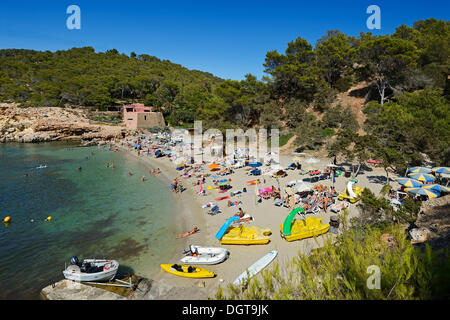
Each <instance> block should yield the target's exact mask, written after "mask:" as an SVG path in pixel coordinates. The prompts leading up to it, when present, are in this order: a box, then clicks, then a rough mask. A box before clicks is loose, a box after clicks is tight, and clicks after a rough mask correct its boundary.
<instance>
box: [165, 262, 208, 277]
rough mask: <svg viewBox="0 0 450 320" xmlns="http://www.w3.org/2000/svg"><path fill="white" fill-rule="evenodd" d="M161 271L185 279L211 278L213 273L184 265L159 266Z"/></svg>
mask: <svg viewBox="0 0 450 320" xmlns="http://www.w3.org/2000/svg"><path fill="white" fill-rule="evenodd" d="M160 266H161V269H163V270H164V271H167V272H169V273H171V274H174V275H177V276H180V277H186V278H213V277H214V276H215V274H214V272H211V271H209V270H206V269H204V268H200V267H196V266H190V265H186V264H161V265H160Z"/></svg>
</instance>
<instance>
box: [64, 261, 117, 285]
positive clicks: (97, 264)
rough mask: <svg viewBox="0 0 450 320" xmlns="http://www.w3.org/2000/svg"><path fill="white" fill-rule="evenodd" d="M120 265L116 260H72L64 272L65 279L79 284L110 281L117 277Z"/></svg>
mask: <svg viewBox="0 0 450 320" xmlns="http://www.w3.org/2000/svg"><path fill="white" fill-rule="evenodd" d="M117 270H119V263H118V262H117V261H116V260H104V259H84V260H83V262H79V261H78V258H77V257H72V258H71V259H70V265H69V266H68V267H67V268H66V269H65V270H64V271H63V274H64V277H65V278H66V279H68V280H73V281H77V282H91V281H110V280H112V279H114V277H115V276H116V273H117Z"/></svg>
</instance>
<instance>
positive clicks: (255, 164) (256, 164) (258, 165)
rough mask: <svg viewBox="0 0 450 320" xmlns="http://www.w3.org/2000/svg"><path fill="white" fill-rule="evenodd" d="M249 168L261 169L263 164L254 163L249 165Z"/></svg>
mask: <svg viewBox="0 0 450 320" xmlns="http://www.w3.org/2000/svg"><path fill="white" fill-rule="evenodd" d="M248 166H249V167H252V168H256V167H261V166H262V163H261V162H253V163H249V164H248Z"/></svg>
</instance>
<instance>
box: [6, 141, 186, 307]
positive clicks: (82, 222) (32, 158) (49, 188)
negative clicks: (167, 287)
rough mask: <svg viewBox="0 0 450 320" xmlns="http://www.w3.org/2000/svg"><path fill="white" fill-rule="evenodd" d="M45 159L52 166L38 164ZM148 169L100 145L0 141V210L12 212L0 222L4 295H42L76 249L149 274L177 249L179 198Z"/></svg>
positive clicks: (80, 253)
mask: <svg viewBox="0 0 450 320" xmlns="http://www.w3.org/2000/svg"><path fill="white" fill-rule="evenodd" d="M106 162H110V163H114V169H112V168H106V165H105V164H106ZM40 164H45V165H47V166H48V168H46V169H40V170H36V169H35V167H36V166H39V165H40ZM79 166H81V167H82V170H81V171H78V170H77V168H78V167H79ZM148 171H149V168H148V167H146V166H145V165H143V163H142V162H139V161H138V160H137V159H135V158H134V157H132V156H131V155H128V154H126V153H125V152H112V151H107V150H105V149H103V148H99V147H88V148H79V147H75V146H74V145H73V144H72V145H70V144H67V143H59V142H58V143H43V144H0V218H1V220H2V221H3V219H4V217H6V216H11V218H12V222H11V223H10V224H8V225H6V224H4V223H3V222H2V223H1V224H0V288H1V290H0V299H39V291H40V290H41V289H42V288H43V287H44V286H47V285H49V284H52V283H54V282H55V281H58V280H61V279H63V275H62V271H63V269H64V262H66V261H67V262H68V261H69V259H70V257H71V256H74V255H76V256H78V257H79V258H80V259H82V258H91V257H92V258H111V259H116V260H118V261H119V263H120V265H121V267H120V269H119V271H123V272H129V271H132V272H134V273H135V274H139V275H143V276H147V277H151V275H152V274H153V273H155V272H158V270H159V263H161V262H162V261H164V260H165V259H166V258H168V257H171V256H173V255H174V254H175V250H179V248H177V244H176V243H175V234H176V226H175V214H176V211H177V208H176V206H177V204H176V203H174V200H173V196H172V194H171V193H170V190H169V188H168V184H166V183H165V182H164V181H161V180H160V179H158V178H156V177H154V176H150V174H149V172H148ZM128 172H131V173H133V175H132V176H129V175H128ZM26 174H28V176H25V175H26ZM143 175H145V176H146V178H147V181H145V182H142V181H141V177H142V176H143ZM48 216H51V217H52V220H51V221H45V219H46V218H47V217H48ZM178 246H179V245H178Z"/></svg>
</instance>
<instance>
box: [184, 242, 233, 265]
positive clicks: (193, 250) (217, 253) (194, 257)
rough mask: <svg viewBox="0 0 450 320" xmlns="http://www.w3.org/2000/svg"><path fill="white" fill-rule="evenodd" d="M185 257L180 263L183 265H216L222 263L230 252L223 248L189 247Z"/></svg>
mask: <svg viewBox="0 0 450 320" xmlns="http://www.w3.org/2000/svg"><path fill="white" fill-rule="evenodd" d="M189 248H190V249H189V250H188V251H187V252H186V254H187V255H186V256H185V257H184V258H182V259H180V261H181V262H182V263H185V264H189V263H191V264H217V263H220V262H222V261H224V260H225V259H226V258H227V257H228V255H229V254H230V252H229V251H228V250H227V249H225V248H217V247H201V246H195V245H190V246H189Z"/></svg>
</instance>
